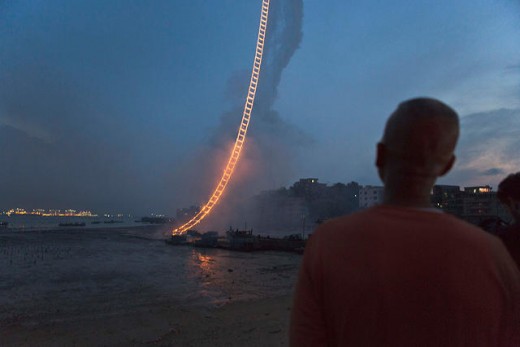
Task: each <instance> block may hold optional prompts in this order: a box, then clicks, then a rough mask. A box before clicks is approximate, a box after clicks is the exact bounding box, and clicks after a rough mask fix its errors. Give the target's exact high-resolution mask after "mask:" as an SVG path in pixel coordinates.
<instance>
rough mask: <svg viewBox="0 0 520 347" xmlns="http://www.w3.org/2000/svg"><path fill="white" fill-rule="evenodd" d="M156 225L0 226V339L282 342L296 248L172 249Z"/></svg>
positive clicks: (11, 342) (12, 342) (8, 342)
mask: <svg viewBox="0 0 520 347" xmlns="http://www.w3.org/2000/svg"><path fill="white" fill-rule="evenodd" d="M161 233H162V231H161V230H159V229H157V228H156V227H150V228H140V229H122V230H118V231H114V230H110V231H109V230H96V231H89V232H87V231H74V232H70V233H69V232H66V231H60V232H54V233H53V232H47V233H38V232H31V233H25V234H19V233H17V234H13V233H0V345H1V346H149V345H152V346H285V345H287V325H288V319H289V314H290V305H291V292H292V287H293V284H294V281H295V276H296V272H297V268H298V265H299V262H300V260H301V257H300V256H298V255H293V254H284V253H277V252H266V253H263V254H259V253H239V252H229V251H224V250H213V249H212V250H197V249H191V248H189V247H180V248H176V247H174V246H166V245H165V244H164V242H163V241H162V240H163V236H162V234H161Z"/></svg>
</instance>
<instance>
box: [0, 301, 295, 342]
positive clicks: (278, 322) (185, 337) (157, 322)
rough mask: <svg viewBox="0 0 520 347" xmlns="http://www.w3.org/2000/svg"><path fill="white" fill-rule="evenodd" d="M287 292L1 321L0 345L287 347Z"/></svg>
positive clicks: (289, 304)
mask: <svg viewBox="0 0 520 347" xmlns="http://www.w3.org/2000/svg"><path fill="white" fill-rule="evenodd" d="M290 307H291V296H290V295H287V296H282V297H276V298H267V299H262V300H258V301H252V302H236V303H231V304H228V305H224V306H223V307H220V308H214V309H203V308H175V307H165V306H164V305H163V304H161V305H145V306H143V307H138V308H133V309H127V310H121V311H119V312H109V313H106V314H96V315H92V316H84V317H59V318H55V319H52V320H51V321H41V322H37V323H34V322H23V321H19V322H17V321H16V320H14V321H11V322H9V323H8V324H5V323H7V322H4V324H3V325H2V327H1V328H0V336H1V345H2V346H286V345H287V342H288V338H287V328H288V322H289V315H290Z"/></svg>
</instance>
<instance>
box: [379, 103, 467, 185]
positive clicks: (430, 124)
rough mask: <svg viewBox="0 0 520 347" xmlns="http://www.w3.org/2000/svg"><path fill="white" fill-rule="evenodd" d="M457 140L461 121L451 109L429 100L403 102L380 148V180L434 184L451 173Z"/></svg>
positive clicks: (386, 130) (393, 114)
mask: <svg viewBox="0 0 520 347" xmlns="http://www.w3.org/2000/svg"><path fill="white" fill-rule="evenodd" d="M458 136H459V117H458V115H457V113H456V112H455V111H454V110H453V109H452V108H451V107H449V106H448V105H446V104H444V103H442V102H440V101H439V100H435V99H430V98H416V99H411V100H407V101H404V102H402V103H401V104H400V105H399V106H398V107H397V109H396V110H395V111H394V112H393V113H392V115H391V116H390V118H389V119H388V121H387V123H386V127H385V131H384V134H383V138H382V139H381V142H380V143H378V145H377V160H376V166H377V167H378V170H379V175H380V177H381V179H382V180H383V182H384V183H385V185H387V184H389V182H392V181H395V179H397V178H400V179H401V180H402V179H407V180H419V181H420V180H423V181H431V182H432V184H433V182H435V179H436V178H437V177H439V176H442V175H444V174H446V173H447V172H448V171H449V170H450V169H451V167H452V165H453V163H454V161H455V155H454V150H455V146H456V144H457V139H458Z"/></svg>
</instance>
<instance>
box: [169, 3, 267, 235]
mask: <svg viewBox="0 0 520 347" xmlns="http://www.w3.org/2000/svg"><path fill="white" fill-rule="evenodd" d="M269 1H270V0H262V13H261V15H260V26H259V28H258V38H257V40H256V52H255V60H254V63H253V70H252V71H251V80H250V81H249V88H248V92H247V98H246V104H245V106H244V111H243V113H242V121H241V123H240V128H239V129H238V134H237V138H236V140H235V145H234V146H233V150H232V151H231V154H230V156H229V160H228V163H227V165H226V168H225V169H224V172H223V173H222V177H221V178H220V181H219V183H218V185H217V187H216V188H215V190H214V191H213V194H212V195H211V197H210V198H209V200H208V202H207V203H206V204H205V205H204V206H203V207H202V209H201V210H200V211H199V213H197V214H196V215H195V217H193V218H192V219H190V220H189V221H188V222H187V223H185V224H183V225H181V226H180V227H178V228H177V229H174V230H173V231H172V234H173V235H180V234H182V233H184V232H185V231H186V230H189V229H191V228H193V227H194V226H195V225H197V224H199V223H200V222H201V221H202V220H203V219H204V218H205V217H206V216H207V215H208V214H209V213H210V211H211V209H213V207H214V206H215V205H216V204H217V202H218V201H219V199H220V197H221V196H222V194H223V193H224V190H225V189H226V186H227V184H228V183H229V180H230V179H231V176H232V175H233V171H234V170H235V166H236V164H237V163H238V160H239V158H240V152H241V151H242V147H243V146H244V142H245V140H246V134H247V128H248V126H249V121H250V119H251V111H253V105H254V103H255V95H256V87H257V85H258V78H259V77H260V67H261V65H262V54H263V51H264V41H265V32H266V29H267V19H268V17H269Z"/></svg>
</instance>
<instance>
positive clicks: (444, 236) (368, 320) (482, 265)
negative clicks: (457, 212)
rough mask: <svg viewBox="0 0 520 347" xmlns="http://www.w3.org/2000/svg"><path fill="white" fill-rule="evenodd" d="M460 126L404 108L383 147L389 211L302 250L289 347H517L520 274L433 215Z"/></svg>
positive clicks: (426, 108)
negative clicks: (436, 187)
mask: <svg viewBox="0 0 520 347" xmlns="http://www.w3.org/2000/svg"><path fill="white" fill-rule="evenodd" d="M458 135H459V121H458V116H457V114H456V113H455V111H454V110H453V109H451V108H450V107H449V106H447V105H445V104H443V103H442V102H440V101H438V100H434V99H429V98H417V99H412V100H408V101H405V102H403V103H401V104H400V105H399V107H398V108H397V110H396V111H395V112H394V113H393V114H392V115H391V116H390V118H389V119H388V122H387V124H386V128H385V131H384V134H383V138H382V140H381V142H380V143H378V144H377V155H376V166H377V169H378V172H379V176H380V177H381V180H382V181H383V183H384V186H385V191H384V202H383V204H382V205H380V206H377V207H373V208H369V209H366V210H364V211H361V212H358V213H355V214H351V215H348V216H344V217H340V218H337V219H334V220H331V221H329V222H327V223H325V224H322V225H321V226H320V227H319V228H318V230H316V232H315V233H314V234H313V235H312V237H311V238H310V240H309V243H308V245H307V247H306V249H305V254H304V257H303V262H302V266H301V269H300V273H299V278H298V281H297V285H296V291H295V298H294V305H293V309H292V313H291V323H290V343H291V346H295V347H296V346H298V347H300V346H362V347H365V346H400V347H402V346H421V347H424V346H472V347H475V346H486V347H489V346H520V336H519V334H520V274H519V272H518V270H517V269H516V268H515V265H514V263H513V261H512V259H511V258H510V256H509V255H508V253H507V251H506V250H505V248H504V247H503V245H502V244H501V242H500V241H499V240H498V239H496V238H495V237H494V236H491V235H488V234H487V233H485V232H483V231H482V230H481V229H478V228H476V227H474V226H472V225H470V224H467V223H465V222H463V221H461V220H458V219H456V218H455V217H453V216H451V215H447V214H444V213H442V212H441V211H439V210H436V209H433V208H432V207H431V206H430V192H431V189H432V186H433V184H434V183H435V180H436V179H437V177H439V176H442V175H444V174H446V173H447V172H448V171H449V170H450V169H451V167H452V166H453V163H454V162H455V155H454V150H455V146H456V143H457V138H458Z"/></svg>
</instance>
